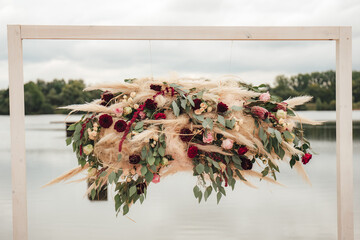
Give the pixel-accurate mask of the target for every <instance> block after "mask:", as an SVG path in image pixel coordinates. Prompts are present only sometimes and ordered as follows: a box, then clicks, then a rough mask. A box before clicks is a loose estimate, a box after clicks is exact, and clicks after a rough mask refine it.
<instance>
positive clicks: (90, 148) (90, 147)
mask: <svg viewBox="0 0 360 240" xmlns="http://www.w3.org/2000/svg"><path fill="white" fill-rule="evenodd" d="M93 150H94V147H93V145H91V144H88V145H86V146H85V147H83V151H84V153H85V155H90V153H92V151H93Z"/></svg>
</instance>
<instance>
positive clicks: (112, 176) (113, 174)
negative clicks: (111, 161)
mask: <svg viewBox="0 0 360 240" xmlns="http://www.w3.org/2000/svg"><path fill="white" fill-rule="evenodd" d="M115 178H116V173H115V172H111V173H110V175H109V177H108V180H109V183H110V184H111V183H112V182H113V181H114V180H115Z"/></svg>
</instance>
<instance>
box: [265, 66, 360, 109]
mask: <svg viewBox="0 0 360 240" xmlns="http://www.w3.org/2000/svg"><path fill="white" fill-rule="evenodd" d="M335 75H336V74H335V72H334V71H326V72H313V73H306V74H298V75H295V76H291V77H286V76H284V75H280V76H277V77H276V78H275V81H274V86H273V87H270V86H269V91H270V93H272V94H274V95H277V96H279V97H281V98H282V99H287V98H288V97H289V96H292V97H295V96H301V95H310V96H313V97H314V98H313V100H312V102H311V103H308V104H306V105H304V106H301V108H298V109H299V110H300V109H301V110H335V107H336V102H335V95H336V92H335V90H336V81H335V79H336V78H335ZM340 84H341V83H340ZM352 85H353V87H352V89H353V94H352V96H353V108H354V109H360V71H353V74H352Z"/></svg>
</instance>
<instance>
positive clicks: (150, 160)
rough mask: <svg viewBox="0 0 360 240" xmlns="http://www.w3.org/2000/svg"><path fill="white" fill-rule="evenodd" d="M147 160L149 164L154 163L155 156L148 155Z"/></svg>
mask: <svg viewBox="0 0 360 240" xmlns="http://www.w3.org/2000/svg"><path fill="white" fill-rule="evenodd" d="M147 162H148V163H149V165H150V166H151V165H153V164H154V163H155V157H154V156H149V157H148V158H147Z"/></svg>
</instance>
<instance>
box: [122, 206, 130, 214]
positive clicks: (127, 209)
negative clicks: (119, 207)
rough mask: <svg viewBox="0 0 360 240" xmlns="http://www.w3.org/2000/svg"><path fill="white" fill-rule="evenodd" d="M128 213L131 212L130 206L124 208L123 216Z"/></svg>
mask: <svg viewBox="0 0 360 240" xmlns="http://www.w3.org/2000/svg"><path fill="white" fill-rule="evenodd" d="M128 212H129V206H128V205H126V204H125V205H124V207H123V215H126V214H127V213H128Z"/></svg>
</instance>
